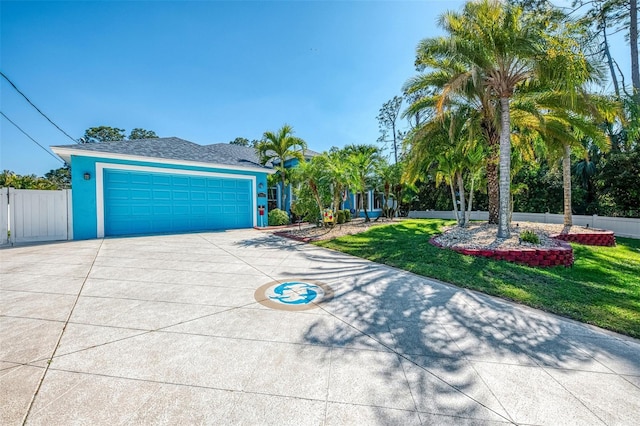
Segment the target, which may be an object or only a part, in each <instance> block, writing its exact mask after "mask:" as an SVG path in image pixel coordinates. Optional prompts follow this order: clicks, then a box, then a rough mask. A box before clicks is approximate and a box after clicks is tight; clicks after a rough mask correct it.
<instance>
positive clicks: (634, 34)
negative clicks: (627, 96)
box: [629, 0, 640, 103]
mask: <svg viewBox="0 0 640 426" xmlns="http://www.w3.org/2000/svg"><path fill="white" fill-rule="evenodd" d="M629 18H630V19H629V22H630V23H629V44H630V46H631V83H632V84H633V96H634V99H635V101H636V102H638V103H640V66H639V65H638V2H637V0H630V1H629Z"/></svg>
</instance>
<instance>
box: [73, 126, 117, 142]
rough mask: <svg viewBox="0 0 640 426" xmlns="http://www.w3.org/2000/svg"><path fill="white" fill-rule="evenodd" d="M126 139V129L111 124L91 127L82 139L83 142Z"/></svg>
mask: <svg viewBox="0 0 640 426" xmlns="http://www.w3.org/2000/svg"><path fill="white" fill-rule="evenodd" d="M125 139H126V136H125V134H124V129H119V128H117V127H109V126H98V127H90V128H89V129H87V130H86V131H85V132H84V136H83V137H82V138H81V139H80V142H81V143H97V142H115V141H123V140H125Z"/></svg>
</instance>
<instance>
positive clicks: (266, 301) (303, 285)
mask: <svg viewBox="0 0 640 426" xmlns="http://www.w3.org/2000/svg"><path fill="white" fill-rule="evenodd" d="M254 297H255V299H256V301H257V302H258V303H260V304H261V305H264V306H266V307H268V308H271V309H279V310H281V311H306V310H308V309H314V308H317V307H318V304H319V303H321V302H325V301H327V300H329V299H331V298H332V297H333V290H332V289H331V287H329V286H328V285H327V284H324V283H321V282H318V281H312V280H305V279H292V280H288V281H272V282H270V283H267V284H264V285H262V286H260V287H258V289H257V290H256V292H255V293H254Z"/></svg>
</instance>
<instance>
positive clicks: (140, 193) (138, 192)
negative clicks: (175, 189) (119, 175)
mask: <svg viewBox="0 0 640 426" xmlns="http://www.w3.org/2000/svg"><path fill="white" fill-rule="evenodd" d="M131 199H132V200H150V199H151V190H150V189H132V190H131Z"/></svg>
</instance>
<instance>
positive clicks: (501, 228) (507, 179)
mask: <svg viewBox="0 0 640 426" xmlns="http://www.w3.org/2000/svg"><path fill="white" fill-rule="evenodd" d="M500 107H501V116H500V124H501V129H500V212H499V217H498V238H509V237H510V236H511V230H510V229H509V228H510V226H509V225H510V223H509V212H510V210H511V209H510V207H509V205H510V201H511V194H510V192H511V114H510V111H509V98H508V97H505V96H502V97H501V98H500Z"/></svg>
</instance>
